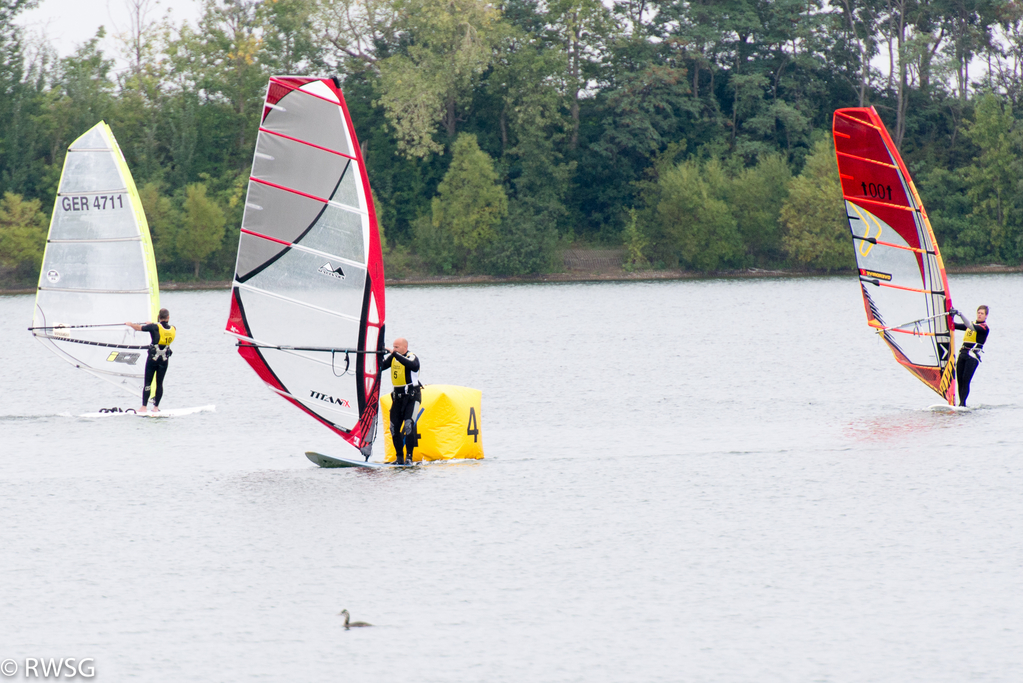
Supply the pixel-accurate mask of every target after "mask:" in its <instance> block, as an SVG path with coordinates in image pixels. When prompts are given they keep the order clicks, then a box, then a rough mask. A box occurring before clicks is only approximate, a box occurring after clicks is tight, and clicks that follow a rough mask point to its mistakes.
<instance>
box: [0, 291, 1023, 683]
mask: <svg viewBox="0 0 1023 683" xmlns="http://www.w3.org/2000/svg"><path fill="white" fill-rule="evenodd" d="M951 288H952V291H953V292H954V301H955V304H956V305H957V306H958V307H960V308H962V309H964V310H972V309H974V308H975V307H976V306H977V305H978V304H980V303H987V304H989V305H990V306H991V318H990V322H991V325H992V330H993V332H992V335H991V339H990V341H989V343H988V345H987V349H988V351H987V354H986V357H985V360H984V363H983V364H982V366H981V368H980V370H979V371H978V373H977V376H976V378H975V380H974V382H973V392H972V395H971V403H972V404H974V405H976V406H977V408H976V409H975V410H973V411H972V412H966V413H952V414H948V413H937V412H930V411H928V410H927V407H928V406H930V405H933V404H935V403H938V402H939V399H938V397H937V395H935V394H933V393H932V392H931V391H930V390H929V389H927V387H925V386H924V385H923V384H921V383H920V382H919V381H917V380H916V379H914V378H913V377H912V376H910V374H909V373H908V372H906V371H905V370H903V369H902V368H900V367H898V365H897V364H896V363H895V361H894V360H893V359H892V357H891V354H890V353H889V352H888V350H887V349H886V347H885V346H884V345H883V344H882V343H881V342H880V341H879V340H878V339H877V337H876V335H874V334H872V333H871V331H870V330H869V329H868V328H867V326H866V325H865V320H864V314H863V305H862V302H861V299H860V296H859V294H858V291H857V286H856V282H855V280H852V281H851V280H850V278H848V277H840V278H816V279H778V280H760V281H748V280H706V281H681V282H655V283H594V284H589V283H587V284H528V285H507V286H460V287H405V288H392V289H390V290H389V291H388V298H387V312H388V323H387V327H388V332H389V338H393V337H394V336H397V335H402V336H407V337H408V338H409V340H410V342H411V347H412V350H413V351H415V352H416V353H417V354H418V355H419V356H420V357H421V359H422V361H423V379H424V381H426V382H427V383H430V382H435V383H447V384H462V385H467V386H472V387H476V388H479V389H481V390H482V391H483V419H482V424H481V427H482V435H483V440H484V448H485V451H486V456H487V457H486V460H484V461H481V462H473V463H462V464H455V463H447V464H435V465H429V466H426V467H422V468H418V469H415V470H410V471H382V472H364V471H353V470H325V469H319V468H317V467H315V466H313V465H312V464H311V463H310V462H308V461H307V460H306V458H305V456H304V454H303V453H304V451H306V450H319V451H321V452H324V453H334V454H346V451H347V449H348V447H347V446H346V445H345V444H344V443H343V442H342V441H341V440H340V439H338V438H337V437H335V436H333V435H332V434H331V433H330V432H328V431H327V430H326V429H324V428H323V427H321V426H319V425H318V424H316V423H314V421H313V420H311V419H309V418H308V417H307V416H305V415H304V414H302V413H301V412H300V411H298V410H296V409H294V408H293V407H291V406H290V405H288V404H287V403H286V402H285V401H283V400H281V399H280V398H279V397H277V396H275V395H273V394H272V393H271V392H270V391H268V390H267V389H265V388H264V387H263V386H262V384H261V383H260V382H259V380H258V379H257V377H256V376H255V374H254V373H253V372H252V371H251V370H250V369H249V367H248V366H247V365H246V364H245V362H244V361H243V360H242V359H241V358H240V357H239V356H238V355H237V353H236V351H235V349H234V346H233V343H232V340H231V338H229V337H227V336H225V335H223V334H222V332H221V331H222V329H223V324H224V321H225V319H226V315H227V308H228V293H227V292H226V291H210V292H170V293H166V294H164V295H163V305H165V306H167V307H168V308H170V309H171V312H172V315H173V319H174V321H175V323H176V325H177V328H178V340H177V341H176V342H175V351H176V353H175V355H174V358H173V360H172V361H171V365H170V371H169V373H168V375H167V392H166V395H165V397H164V401H163V406H164V407H165V408H175V407H188V406H199V405H205V404H210V403H213V404H216V406H217V408H216V412H214V413H201V414H196V415H191V416H187V417H181V418H173V419H167V420H142V419H137V418H133V417H117V418H104V419H85V418H78V417H71V415H78V414H81V413H84V412H89V411H94V410H96V409H98V408H103V407H109V406H113V405H121V406H124V407H131V406H133V405H134V401H133V400H131V399H130V397H128V396H127V395H126V394H122V393H120V392H119V391H118V390H117V389H116V388H114V387H112V386H109V385H107V384H106V383H104V382H101V381H100V380H97V379H95V378H93V377H90V376H88V375H86V374H85V373H83V372H80V371H77V370H75V369H73V368H72V367H71V366H70V365H68V364H66V363H64V362H63V361H61V360H59V359H58V358H57V357H56V356H54V355H52V354H50V353H48V352H47V351H46V350H45V349H43V348H42V347H41V346H40V345H39V344H38V343H37V342H35V341H34V340H33V339H32V337H31V336H30V334H29V333H28V332H27V331H26V330H25V328H26V327H27V326H28V325H29V324H30V320H31V314H32V305H33V297H31V296H12V297H0V348H2V349H3V358H4V361H5V362H4V367H3V370H2V373H0V543H2V551H0V553H2V554H0V659H5V658H8V657H9V658H13V659H15V660H16V661H17V662H19V663H21V662H23V660H24V659H25V658H26V657H54V658H59V657H76V658H82V657H90V658H93V659H94V660H95V670H96V676H95V679H94V680H105V681H131V680H136V681H147V682H148V681H174V682H177V681H327V680H341V681H374V682H376V681H424V682H431V681H438V682H439V681H443V682H445V683H447V682H452V681H466V682H477V681H487V682H488V683H491V682H503V681H507V682H509V683H521V682H523V681H558V682H560V681H565V682H568V681H580V682H583V681H585V682H587V683H591V682H602V681H607V682H609V683H610V682H620V681H644V682H645V681H701V682H702V681H707V682H717V681H721V682H732V681H735V682H740V681H741V682H747V681H757V682H758V683H759V682H766V681H793V682H803V681H826V682H846V681H898V682H900V683H915V682H919V683H935V682H945V681H947V682H950V683H952V682H955V683H959V682H962V681H1006V682H1010V681H1019V680H1023V524H1021V520H1023V495H1021V492H1023V428H1021V425H1023V400H1021V397H1020V387H1021V386H1023V366H1021V363H1020V358H1021V348H1020V340H1021V339H1023V296H1021V295H1020V292H1021V291H1023V277H1021V276H1020V275H1005V276H953V277H952V278H951ZM377 446H378V451H381V450H382V442H380V441H379V440H378V443H377ZM348 452H351V451H348ZM378 457H379V456H378ZM342 608H347V609H348V610H349V611H350V612H351V614H352V618H353V619H356V620H365V621H369V622H371V623H373V624H375V625H376V627H374V628H370V629H353V630H351V631H347V632H346V631H345V630H344V629H343V628H342V623H343V622H342V619H343V618H342V617H339V616H338V612H339V611H340V610H341V609H342ZM19 676H21V674H18V675H16V676H15V677H14V678H13V679H11V680H21V678H19Z"/></svg>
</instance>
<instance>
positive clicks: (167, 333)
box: [156, 325, 178, 346]
mask: <svg viewBox="0 0 1023 683" xmlns="http://www.w3.org/2000/svg"><path fill="white" fill-rule="evenodd" d="M159 327H160V340H159V341H158V342H156V343H157V344H159V345H160V346H170V343H171V342H172V341H174V337H176V336H177V333H178V330H177V328H176V327H174V326H173V325H171V326H170V327H169V328H165V327H164V326H163V325H159Z"/></svg>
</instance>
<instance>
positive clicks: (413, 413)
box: [380, 353, 423, 465]
mask: <svg viewBox="0 0 1023 683" xmlns="http://www.w3.org/2000/svg"><path fill="white" fill-rule="evenodd" d="M380 367H381V370H389V371H390V372H391V383H392V384H393V385H394V391H393V392H392V393H391V414H390V422H391V427H390V428H391V443H393V444H394V454H395V457H396V458H397V460H396V461H395V462H397V463H398V464H399V465H404V464H406V463H408V464H411V463H412V451H413V450H414V449H415V447H416V446H417V445H419V434H417V433H416V420H417V414H418V413H419V407H420V404H422V402H423V394H422V391H421V385H420V384H419V359H418V358H416V355H415V354H414V353H410V354H408V355H407V356H403V355H401V354H399V353H389V354H387V355H386V356H384V359H383V360H382V361H381V363H380Z"/></svg>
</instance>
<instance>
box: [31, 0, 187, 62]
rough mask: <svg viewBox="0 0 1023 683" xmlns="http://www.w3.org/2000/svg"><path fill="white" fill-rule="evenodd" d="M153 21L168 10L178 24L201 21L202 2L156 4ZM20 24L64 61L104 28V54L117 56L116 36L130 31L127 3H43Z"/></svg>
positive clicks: (81, 0)
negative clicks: (101, 27) (39, 37)
mask: <svg viewBox="0 0 1023 683" xmlns="http://www.w3.org/2000/svg"><path fill="white" fill-rule="evenodd" d="M153 7H154V10H153V11H152V13H151V16H152V17H153V18H158V17H160V16H162V15H163V14H165V13H166V12H167V11H168V10H169V11H170V16H171V18H172V20H173V23H174V24H180V23H181V22H182V21H190V22H192V23H195V21H196V20H197V19H198V18H199V12H200V3H199V0H155V2H154V5H153ZM17 23H18V24H20V25H21V26H23V27H25V29H26V30H27V31H28V32H29V33H30V34H31V36H40V35H44V36H45V37H46V39H47V42H49V43H50V45H52V46H53V47H54V48H55V49H56V50H57V52H58V53H59V54H60V56H61V57H64V56H67V55H69V54H71V53H72V52H74V50H75V48H76V47H77V46H79V45H81V44H82V43H84V42H85V41H87V40H89V39H90V38H92V37H93V36H94V35H96V31H97V29H99V27H100V26H105V27H106V29H107V38H106V39H105V40H104V43H103V51H104V52H105V53H107V54H108V55H110V56H115V54H116V52H117V49H116V44H115V42H114V41H113V39H112V38H111V36H112V34H114V33H116V32H118V30H120V31H124V30H126V29H127V28H128V25H129V24H128V10H127V8H126V6H125V1H124V0H41V2H40V3H39V7H37V8H36V9H34V10H29V11H28V12H23V13H22V14H20V15H19V16H18V19H17Z"/></svg>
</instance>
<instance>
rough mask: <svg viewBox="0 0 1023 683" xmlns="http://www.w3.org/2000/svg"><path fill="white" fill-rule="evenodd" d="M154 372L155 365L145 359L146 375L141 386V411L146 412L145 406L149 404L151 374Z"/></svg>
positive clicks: (151, 382)
mask: <svg viewBox="0 0 1023 683" xmlns="http://www.w3.org/2000/svg"><path fill="white" fill-rule="evenodd" d="M155 374H156V365H155V364H154V363H153V361H151V360H147V361H146V376H145V384H144V385H143V386H142V411H141V412H143V413H144V412H146V406H147V405H149V390H150V388H152V386H153V376H154V375H155Z"/></svg>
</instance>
